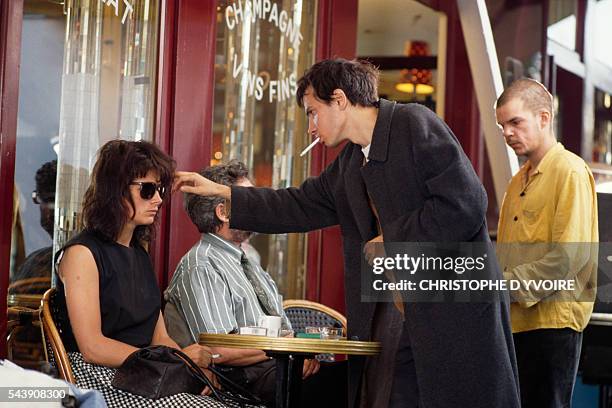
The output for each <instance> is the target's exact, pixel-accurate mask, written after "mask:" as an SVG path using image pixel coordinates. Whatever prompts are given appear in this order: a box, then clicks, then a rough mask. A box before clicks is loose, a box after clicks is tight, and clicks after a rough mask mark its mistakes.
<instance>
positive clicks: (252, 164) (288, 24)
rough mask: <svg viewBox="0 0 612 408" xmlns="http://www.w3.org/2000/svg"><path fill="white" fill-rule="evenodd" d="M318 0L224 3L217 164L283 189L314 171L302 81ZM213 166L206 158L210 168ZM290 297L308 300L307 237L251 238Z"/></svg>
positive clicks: (310, 51) (219, 49)
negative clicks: (232, 163)
mask: <svg viewBox="0 0 612 408" xmlns="http://www.w3.org/2000/svg"><path fill="white" fill-rule="evenodd" d="M316 10H317V2H316V1H312V0H305V1H302V0H293V1H288V0H283V1H270V0H259V1H258V0H253V1H250V0H235V1H219V2H218V6H217V47H216V58H215V100H214V103H215V107H214V127H213V158H212V160H211V163H212V164H216V163H220V162H227V161H229V160H231V159H237V160H240V161H242V162H244V163H245V164H246V165H247V167H248V168H249V173H250V176H251V179H252V181H253V183H254V184H255V185H258V186H267V187H274V188H284V187H289V186H295V185H299V184H300V183H301V182H302V181H303V180H304V179H305V178H306V177H308V175H309V169H310V161H309V157H310V155H306V156H304V157H300V156H299V153H300V152H301V151H302V149H303V148H304V147H305V146H307V145H308V144H309V143H310V140H309V138H308V137H307V135H306V126H307V123H306V120H305V119H306V117H305V114H304V111H303V110H302V109H300V108H299V107H298V105H297V103H296V100H295V93H296V90H297V80H298V79H299V77H300V76H301V75H302V74H303V73H304V71H305V70H306V69H307V68H308V67H309V66H310V65H312V63H313V62H314V50H315V25H316V24H315V22H316ZM206 164H207V163H202V166H203V167H204V166H205V165H206ZM251 244H253V246H254V247H255V249H256V250H257V251H258V253H259V255H260V257H261V264H262V266H263V267H264V268H265V269H266V270H267V271H268V272H269V273H270V274H271V275H272V277H273V278H274V279H275V281H276V283H277V285H278V286H279V289H280V291H281V293H283V294H284V295H285V297H302V296H303V291H304V277H305V269H304V268H305V264H306V259H305V248H306V246H305V244H306V236H305V235H304V234H289V235H287V234H279V235H257V236H255V237H253V238H252V239H251Z"/></svg>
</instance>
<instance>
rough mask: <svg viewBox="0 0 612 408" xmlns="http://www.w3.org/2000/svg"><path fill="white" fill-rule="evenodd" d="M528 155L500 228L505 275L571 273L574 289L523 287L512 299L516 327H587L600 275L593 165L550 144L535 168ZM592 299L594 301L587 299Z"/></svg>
mask: <svg viewBox="0 0 612 408" xmlns="http://www.w3.org/2000/svg"><path fill="white" fill-rule="evenodd" d="M530 170H531V169H530V166H529V162H527V163H526V164H525V165H523V166H522V167H521V169H520V170H519V172H518V173H517V174H516V175H515V176H514V177H513V178H512V180H511V181H510V185H509V186H508V190H507V191H506V194H505V196H504V201H503V204H502V208H501V212H500V217H499V226H498V233H497V243H498V260H499V262H500V265H501V268H502V270H503V274H504V278H505V279H508V280H509V279H515V280H519V281H524V280H529V279H536V280H537V279H569V278H571V279H573V280H574V281H575V285H576V288H575V289H574V290H573V291H563V290H558V291H555V290H554V289H553V290H547V291H546V290H540V291H534V290H531V291H529V293H528V294H526V292H523V293H521V294H522V295H523V297H521V296H519V297H520V298H522V299H523V300H522V301H520V302H516V303H512V304H511V306H510V313H511V319H512V331H513V332H515V333H516V332H523V331H528V330H535V329H542V328H566V327H567V328H571V329H573V330H576V331H582V330H584V328H585V327H586V325H587V323H588V321H589V319H590V317H591V313H592V311H593V302H592V301H593V300H594V299H595V290H596V278H597V262H596V261H597V245H596V243H597V242H598V241H599V235H598V224H597V198H596V193H595V181H594V179H593V174H592V173H591V170H590V169H589V167H588V166H587V164H586V163H585V162H584V160H582V159H581V158H580V157H578V156H576V155H575V154H573V153H571V152H569V151H567V150H565V148H564V147H563V145H562V144H561V143H557V144H556V145H555V146H554V147H553V148H551V149H550V150H549V151H548V152H547V153H546V155H545V156H544V157H543V158H542V160H541V161H540V164H539V165H538V167H537V168H536V170H535V172H533V173H532V175H531V176H529V173H530ZM584 300H589V301H584Z"/></svg>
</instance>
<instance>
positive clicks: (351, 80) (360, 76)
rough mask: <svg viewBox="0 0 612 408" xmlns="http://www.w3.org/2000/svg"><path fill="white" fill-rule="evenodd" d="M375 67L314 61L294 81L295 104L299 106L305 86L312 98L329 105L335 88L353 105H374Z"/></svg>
mask: <svg viewBox="0 0 612 408" xmlns="http://www.w3.org/2000/svg"><path fill="white" fill-rule="evenodd" d="M378 76H379V73H378V68H376V67H375V66H374V65H372V64H371V63H370V62H368V61H363V60H352V61H349V60H345V59H343V58H337V59H329V60H323V61H320V62H317V63H316V64H314V65H313V66H312V67H310V68H309V69H308V70H307V71H306V72H305V73H304V76H303V77H301V78H300V79H299V80H298V89H297V93H296V98H297V103H298V105H299V106H300V107H301V106H303V102H304V94H305V93H306V90H307V89H308V87H309V86H312V89H313V90H314V96H315V97H316V98H317V99H319V100H322V101H325V102H326V103H328V104H329V103H330V102H331V100H332V95H333V93H334V90H335V89H342V90H343V91H344V93H345V94H346V97H347V98H348V100H349V101H350V102H351V103H352V104H353V105H361V106H366V107H367V106H377V105H378Z"/></svg>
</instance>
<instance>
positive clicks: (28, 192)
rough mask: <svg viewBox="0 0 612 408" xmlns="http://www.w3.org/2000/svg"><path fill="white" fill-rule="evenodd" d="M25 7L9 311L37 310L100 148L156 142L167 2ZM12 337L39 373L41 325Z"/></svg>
mask: <svg viewBox="0 0 612 408" xmlns="http://www.w3.org/2000/svg"><path fill="white" fill-rule="evenodd" d="M23 3H24V4H23V5H24V7H23V24H22V33H21V49H20V53H21V56H20V58H21V62H20V79H19V106H18V113H17V116H18V119H17V138H16V153H15V155H16V159H15V179H14V185H15V189H14V200H13V208H14V214H15V216H14V220H13V229H12V240H11V243H12V248H11V263H10V278H9V279H10V285H9V298H8V305H9V306H10V307H31V308H33V309H37V308H38V306H39V305H40V297H41V295H42V293H44V291H45V290H46V289H47V288H49V286H50V285H51V276H52V274H51V270H52V254H53V253H54V252H55V251H56V250H57V249H58V248H59V247H60V246H61V245H62V244H63V243H64V242H65V241H66V240H67V239H69V238H70V237H71V236H72V235H74V234H75V233H76V232H78V229H79V228H80V226H81V225H80V213H81V202H82V197H83V194H84V192H85V190H86V188H87V186H88V184H89V175H90V172H91V170H92V167H93V163H94V162H95V154H96V151H97V150H98V148H99V147H100V146H101V145H102V144H104V143H105V142H106V141H108V140H110V139H115V138H121V139H129V140H139V139H145V140H152V139H153V124H154V102H155V90H156V83H155V82H156V81H155V78H156V70H157V47H158V30H159V28H158V27H159V11H160V3H161V1H159V0H123V1H118V2H109V1H98V0H64V1H57V0H24V2H23ZM10 310H11V309H9V312H10ZM9 337H10V341H9V342H8V349H9V350H8V351H9V355H10V356H12V359H13V361H15V362H17V363H19V364H21V365H24V366H28V367H32V368H36V367H38V361H40V360H42V359H44V353H43V352H42V350H41V349H40V347H41V346H40V328H37V327H31V326H27V327H16V328H15V329H14V330H13V329H11V333H10V335H9Z"/></svg>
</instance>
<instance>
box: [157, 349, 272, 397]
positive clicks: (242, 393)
mask: <svg viewBox="0 0 612 408" xmlns="http://www.w3.org/2000/svg"><path fill="white" fill-rule="evenodd" d="M169 348H170V349H171V350H172V353H173V354H175V355H177V356H178V357H180V358H181V359H183V360H184V361H185V363H187V366H188V367H189V368H190V369H191V370H192V371H193V373H194V374H195V375H196V377H197V378H198V379H199V380H200V381H202V382H203V383H204V384H206V386H208V387H209V388H210V390H211V391H212V394H213V395H214V397H215V398H216V399H217V400H218V401H219V402H223V403H225V402H226V401H227V400H230V401H233V402H236V403H238V404H240V405H241V406H244V405H263V401H262V400H261V399H260V398H258V397H256V396H255V395H253V394H252V393H251V392H249V391H247V390H246V389H244V388H243V387H242V386H240V385H238V384H236V383H235V382H233V381H232V380H230V379H229V378H227V377H225V376H224V375H223V374H221V373H220V372H219V371H218V370H216V369H214V368H213V367H212V366H209V367H208V370H209V371H210V372H212V373H213V374H214V375H215V376H217V377H218V378H219V380H220V382H221V383H222V384H223V385H224V386H225V387H226V388H228V389H229V391H230V392H231V393H227V392H225V391H222V390H220V389H217V388H216V387H215V386H214V385H213V384H212V382H211V381H210V380H209V379H208V377H207V376H206V374H204V371H202V369H201V368H200V366H198V365H197V364H196V363H195V362H194V361H193V360H192V359H191V358H189V356H187V354H185V353H183V352H182V351H181V350H177V349H175V348H171V347H169ZM234 393H235V394H236V395H234Z"/></svg>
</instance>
